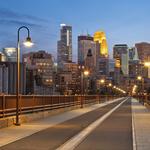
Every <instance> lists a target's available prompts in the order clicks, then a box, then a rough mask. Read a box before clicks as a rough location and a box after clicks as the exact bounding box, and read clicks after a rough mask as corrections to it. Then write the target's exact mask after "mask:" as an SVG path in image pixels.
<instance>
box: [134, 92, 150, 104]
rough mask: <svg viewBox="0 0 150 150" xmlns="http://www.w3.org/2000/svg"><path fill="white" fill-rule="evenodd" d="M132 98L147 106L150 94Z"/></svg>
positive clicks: (149, 102)
mask: <svg viewBox="0 0 150 150" xmlns="http://www.w3.org/2000/svg"><path fill="white" fill-rule="evenodd" d="M133 97H134V98H136V99H137V100H138V101H139V102H140V103H142V104H143V105H144V104H148V105H150V94H139V95H134V96H133Z"/></svg>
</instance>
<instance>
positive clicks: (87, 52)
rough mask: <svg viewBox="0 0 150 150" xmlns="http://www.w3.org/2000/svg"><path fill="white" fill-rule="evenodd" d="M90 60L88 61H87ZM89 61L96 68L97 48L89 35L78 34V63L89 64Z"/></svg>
mask: <svg viewBox="0 0 150 150" xmlns="http://www.w3.org/2000/svg"><path fill="white" fill-rule="evenodd" d="M89 60H90V62H89ZM88 62H89V63H90V64H91V62H93V63H92V66H93V67H95V69H96V63H97V49H96V43H95V42H94V41H93V37H91V36H89V35H86V36H84V35H81V36H78V64H79V65H85V66H90V64H89V63H88Z"/></svg>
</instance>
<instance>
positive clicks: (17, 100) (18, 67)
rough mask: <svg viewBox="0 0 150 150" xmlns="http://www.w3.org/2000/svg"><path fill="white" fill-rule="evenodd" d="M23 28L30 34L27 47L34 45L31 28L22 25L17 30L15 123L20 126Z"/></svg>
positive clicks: (26, 43)
mask: <svg viewBox="0 0 150 150" xmlns="http://www.w3.org/2000/svg"><path fill="white" fill-rule="evenodd" d="M21 29H26V30H27V33H28V36H27V38H26V41H25V42H24V43H23V44H24V45H25V46H26V47H31V46H32V45H33V43H32V41H31V38H30V30H29V29H28V28H27V27H26V26H22V27H20V28H19V29H18V32H17V37H18V38H17V76H16V122H15V125H16V126H19V125H20V122H19V93H20V31H21Z"/></svg>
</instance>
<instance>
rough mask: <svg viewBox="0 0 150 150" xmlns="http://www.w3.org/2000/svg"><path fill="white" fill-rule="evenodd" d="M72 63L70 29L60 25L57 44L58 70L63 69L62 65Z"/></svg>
mask: <svg viewBox="0 0 150 150" xmlns="http://www.w3.org/2000/svg"><path fill="white" fill-rule="evenodd" d="M71 61H72V27H71V26H68V25H65V24H61V29H60V40H59V41H58V43H57V62H58V68H62V67H63V63H67V62H71Z"/></svg>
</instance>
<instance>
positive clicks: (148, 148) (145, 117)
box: [132, 99, 150, 150]
mask: <svg viewBox="0 0 150 150" xmlns="http://www.w3.org/2000/svg"><path fill="white" fill-rule="evenodd" d="M132 115H133V128H134V132H133V133H134V138H133V139H134V144H135V145H134V150H150V110H148V109H147V108H146V107H145V106H143V105H141V104H140V103H139V102H138V101H137V100H135V99H132Z"/></svg>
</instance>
